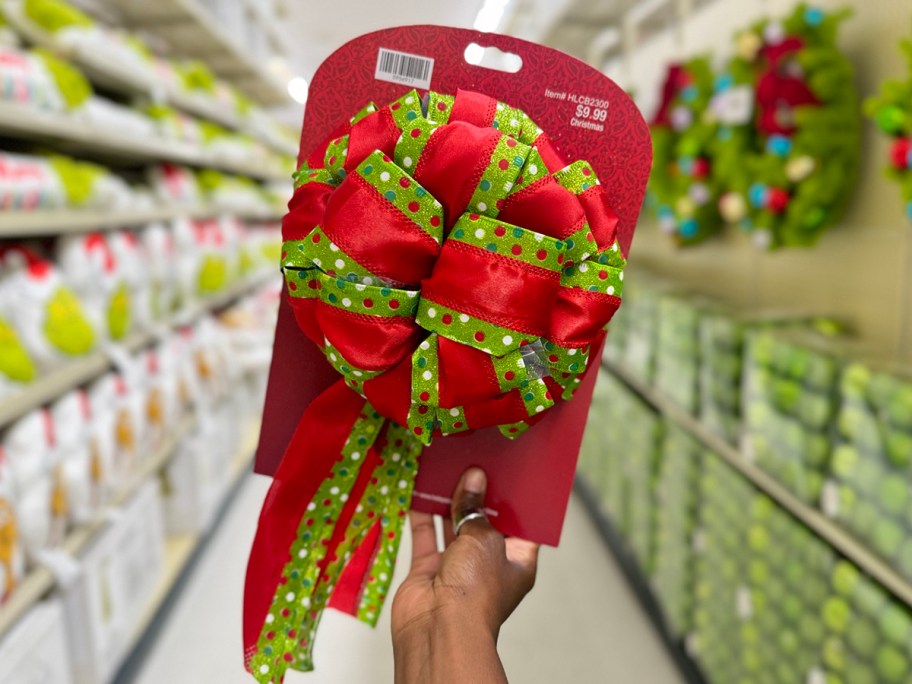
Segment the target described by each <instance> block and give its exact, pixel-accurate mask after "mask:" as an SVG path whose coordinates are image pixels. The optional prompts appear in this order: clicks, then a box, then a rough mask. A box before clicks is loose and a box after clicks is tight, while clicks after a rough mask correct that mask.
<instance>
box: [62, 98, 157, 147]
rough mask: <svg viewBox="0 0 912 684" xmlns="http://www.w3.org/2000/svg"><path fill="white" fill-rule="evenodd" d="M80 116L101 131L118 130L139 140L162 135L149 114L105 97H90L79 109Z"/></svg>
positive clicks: (123, 134)
mask: <svg viewBox="0 0 912 684" xmlns="http://www.w3.org/2000/svg"><path fill="white" fill-rule="evenodd" d="M77 114H78V116H79V117H80V118H82V119H84V120H85V121H87V122H88V123H89V124H90V125H91V126H92V128H94V129H96V130H99V131H117V134H118V135H120V136H129V137H131V138H136V139H137V140H155V139H157V138H158V137H160V134H159V130H160V129H159V126H158V124H157V123H156V122H155V121H154V120H153V119H152V118H151V117H150V116H148V115H147V114H145V113H143V112H140V111H137V110H135V109H133V108H131V107H127V106H125V105H122V104H119V103H117V102H113V101H111V100H108V99H106V98H103V97H97V96H92V97H90V98H88V99H87V100H86V101H85V102H84V103H83V104H82V105H80V107H79V109H78V110H77Z"/></svg>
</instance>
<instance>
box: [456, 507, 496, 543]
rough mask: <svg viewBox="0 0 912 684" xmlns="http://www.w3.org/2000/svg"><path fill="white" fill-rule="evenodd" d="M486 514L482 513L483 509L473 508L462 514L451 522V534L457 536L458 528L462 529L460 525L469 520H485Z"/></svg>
mask: <svg viewBox="0 0 912 684" xmlns="http://www.w3.org/2000/svg"><path fill="white" fill-rule="evenodd" d="M487 519H488V516H486V515H485V514H484V511H481V510H477V509H476V510H474V511H471V512H469V513H466V514H465V515H464V516H462V517H461V518H460V519H459V521H458V522H454V523H453V534H454V535H456V536H457V537H458V536H459V530H461V529H462V526H463V525H465V524H466V523H467V522H469V521H470V520H487Z"/></svg>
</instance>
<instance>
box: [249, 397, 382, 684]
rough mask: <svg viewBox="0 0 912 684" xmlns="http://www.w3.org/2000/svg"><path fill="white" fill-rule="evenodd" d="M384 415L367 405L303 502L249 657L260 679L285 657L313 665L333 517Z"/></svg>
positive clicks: (276, 672)
mask: <svg viewBox="0 0 912 684" xmlns="http://www.w3.org/2000/svg"><path fill="white" fill-rule="evenodd" d="M383 423H384V418H383V417H382V416H381V415H380V414H378V413H377V412H375V411H373V410H372V409H371V408H370V407H369V406H367V407H365V410H364V411H363V412H362V413H361V415H360V417H359V418H358V419H357V421H356V422H355V424H354V426H353V427H352V431H351V434H350V436H349V438H348V440H347V441H346V443H345V446H344V447H343V448H342V453H341V454H340V458H339V459H338V460H337V461H336V463H335V464H334V465H333V468H332V471H331V473H330V477H328V478H327V479H326V480H324V481H323V483H322V484H321V485H320V487H319V488H318V490H317V493H316V495H315V496H314V497H313V499H312V501H311V503H310V504H309V505H308V509H307V514H306V515H305V516H304V518H303V519H302V520H301V523H300V525H299V527H298V533H297V536H296V538H295V542H294V543H293V544H292V547H291V549H290V558H291V560H290V561H289V562H288V563H287V564H286V565H285V567H284V570H283V572H282V581H281V582H280V583H279V586H278V588H277V589H276V591H275V595H274V597H273V600H272V606H271V608H270V611H271V612H270V615H271V616H272V618H271V619H270V618H268V617H267V619H266V624H264V625H263V629H262V631H261V634H260V637H259V640H258V642H257V653H256V654H255V655H254V656H253V658H252V660H251V662H250V669H251V671H252V672H254V673H256V672H261V673H262V674H265V675H268V678H266V679H261V680H260V681H265V682H271V681H276V682H278V681H281V679H282V675H283V674H284V672H285V671H286V670H287V669H288V666H289V663H294V667H295V669H298V670H312V669H313V642H314V636H315V634H316V630H317V625H318V620H317V619H315V616H318V615H319V614H320V613H321V612H322V610H323V608H325V606H326V603H327V602H328V600H329V597H330V595H331V594H332V589H333V586H332V585H331V584H327V579H328V578H329V577H333V576H335V575H332V574H330V573H329V572H328V571H325V572H324V569H323V565H324V564H325V563H326V553H327V549H328V548H329V542H330V539H331V538H332V536H333V533H334V531H335V525H336V522H337V521H338V519H339V515H340V514H341V512H342V508H343V507H344V505H345V502H346V501H347V499H348V494H347V493H348V492H350V491H351V488H352V486H354V483H355V480H356V479H357V476H358V473H359V472H360V469H361V465H362V463H363V462H364V455H365V454H366V453H367V450H368V449H370V447H371V445H372V444H373V443H374V441H375V440H376V438H377V435H378V434H379V433H380V430H381V428H382V426H383Z"/></svg>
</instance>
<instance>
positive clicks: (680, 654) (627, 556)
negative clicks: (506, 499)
mask: <svg viewBox="0 0 912 684" xmlns="http://www.w3.org/2000/svg"><path fill="white" fill-rule="evenodd" d="M573 492H574V494H576V496H577V498H578V499H579V501H580V502H581V503H582V504H583V508H585V509H586V512H587V513H588V514H589V517H590V519H591V520H592V522H593V523H594V525H595V527H596V529H597V530H598V531H599V535H600V536H601V537H602V539H603V540H604V542H605V544H606V546H607V547H608V548H609V549H610V550H611V553H612V555H613V556H614V558H615V560H616V561H617V564H618V566H619V567H620V568H621V571H622V572H623V573H624V576H625V577H626V578H627V582H628V584H629V585H630V588H631V589H632V590H633V593H634V595H635V596H636V597H637V600H639V602H640V606H641V607H642V608H643V611H644V612H645V613H646V615H647V616H648V617H649V620H650V622H652V625H653V627H654V628H655V630H656V633H657V634H658V636H659V638H660V639H661V640H662V642H663V643H664V644H665V647H666V648H667V649H668V652H669V653H670V654H671V656H672V657H673V658H674V660H675V663H676V664H677V666H678V670H679V671H680V673H681V676H682V677H683V678H684V681H686V682H687V684H706V679H705V678H704V677H703V674H702V673H701V672H700V668H699V667H698V666H697V664H696V663H695V662H694V661H693V660H692V659H691V657H690V655H688V653H687V649H686V648H685V644H684V642H683V641H681V640H679V639H676V638H675V637H674V635H672V633H671V632H670V631H669V630H668V628H667V627H666V624H665V619H664V617H663V614H662V608H661V602H660V601H659V600H658V598H657V597H656V595H655V593H654V592H653V590H652V587H650V585H649V581H648V580H647V579H646V577H645V576H644V575H643V572H642V570H641V569H640V566H639V563H638V562H637V559H636V557H635V556H634V555H633V553H631V551H630V548H629V547H628V546H627V544H626V543H625V542H624V539H623V536H622V535H621V534H620V533H619V532H618V530H617V529H616V528H615V526H614V524H613V523H612V522H611V520H610V519H609V518H608V516H607V515H605V512H604V511H603V510H602V507H601V505H600V504H599V500H598V496H597V495H596V493H595V491H594V490H593V488H592V486H591V485H590V484H589V483H588V482H587V481H586V479H585V478H584V477H582V476H581V475H577V477H576V479H575V480H574V482H573Z"/></svg>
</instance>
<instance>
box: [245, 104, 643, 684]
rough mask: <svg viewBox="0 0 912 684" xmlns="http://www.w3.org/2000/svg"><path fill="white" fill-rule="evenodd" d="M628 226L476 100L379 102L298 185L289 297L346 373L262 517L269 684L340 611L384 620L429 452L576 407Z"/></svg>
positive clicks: (308, 651)
mask: <svg viewBox="0 0 912 684" xmlns="http://www.w3.org/2000/svg"><path fill="white" fill-rule="evenodd" d="M616 226H617V219H616V217H615V215H614V214H613V212H612V211H611V209H610V208H609V207H608V204H607V200H606V196H605V194H604V191H603V188H602V187H601V186H600V185H599V182H598V180H597V179H596V177H595V174H594V172H593V170H592V168H591V167H590V166H589V164H588V163H586V162H582V161H579V162H575V163H573V164H570V165H566V164H565V163H564V161H563V160H562V159H561V157H560V155H559V154H558V152H557V150H556V149H555V147H554V145H553V144H552V143H551V141H550V140H549V138H548V136H547V135H546V134H545V133H543V132H542V131H541V129H539V128H538V127H537V126H536V125H535V124H534V123H533V122H532V120H531V119H530V118H529V117H527V116H526V115H525V114H524V113H523V112H522V111H519V110H517V109H514V108H511V107H509V106H508V105H505V104H503V103H499V102H497V101H496V100H493V99H491V98H489V97H487V96H485V95H481V94H478V93H473V92H468V91H460V92H459V93H458V94H457V95H456V96H455V97H453V96H449V95H443V94H439V93H435V92H431V93H429V94H428V95H427V96H426V97H425V98H422V97H420V96H419V95H418V93H416V92H415V91H411V92H409V93H407V94H405V95H404V96H403V97H401V98H400V99H398V100H396V101H395V102H393V103H391V104H390V105H388V106H386V107H383V108H380V109H378V108H377V107H375V106H374V105H368V106H367V107H365V108H364V109H363V110H362V111H360V112H358V113H357V114H356V115H355V116H354V117H353V118H352V119H351V121H350V122H349V123H348V124H347V125H345V126H344V127H342V128H341V129H340V130H338V131H337V132H336V134H335V135H334V136H332V137H331V138H330V139H329V140H327V141H326V142H325V143H324V144H323V145H322V146H321V147H320V148H319V149H318V150H316V151H315V152H314V153H313V154H312V155H311V157H310V158H308V160H307V162H306V163H305V164H304V166H303V167H302V168H301V169H300V170H299V171H298V172H297V173H296V190H295V194H294V197H293V198H292V200H291V202H290V203H289V213H288V215H287V216H286V217H285V219H284V222H283V236H284V240H285V242H284V245H283V253H282V267H283V270H284V273H285V279H286V285H287V292H288V296H289V301H290V303H291V306H292V308H293V310H294V313H295V317H296V319H297V322H298V324H299V325H300V327H301V329H302V330H303V332H304V333H305V334H306V336H307V337H308V338H309V339H310V340H312V341H313V342H314V343H315V344H316V345H318V346H319V347H320V348H321V349H322V350H323V352H324V354H325V355H326V358H327V360H328V361H329V362H330V363H331V364H332V366H333V367H334V368H335V369H336V370H337V371H338V373H339V374H340V376H341V378H340V380H339V381H338V382H337V383H336V384H335V385H333V386H332V387H330V388H329V389H328V390H326V391H325V392H324V393H323V394H322V395H320V396H319V397H318V398H317V399H316V400H315V401H314V402H313V403H312V404H311V405H310V406H309V407H308V408H307V410H306V411H305V412H304V414H303V416H302V418H301V422H300V424H299V426H298V428H297V430H296V432H295V434H294V436H293V437H292V440H291V443H290V444H289V446H288V449H287V450H286V453H285V456H284V458H283V460H282V463H281V465H280V466H279V469H278V471H277V473H276V475H275V480H274V482H273V485H272V488H271V490H270V492H269V495H268V497H267V499H266V502H265V503H264V506H263V510H262V512H261V516H260V522H259V529H258V531H257V536H256V539H255V541H254V545H253V549H252V551H251V557H250V564H249V567H248V575H247V588H246V597H245V625H244V641H245V663H246V665H247V668H248V669H249V670H250V671H251V672H252V673H253V674H254V676H255V677H256V678H257V679H258V680H259V681H260V682H281V681H282V679H283V677H284V674H285V672H286V670H287V669H288V668H294V669H298V670H310V669H312V668H313V662H312V648H313V640H314V635H315V633H316V629H317V625H318V623H319V620H320V616H321V614H322V611H323V609H324V608H325V607H326V606H327V605H332V606H333V607H336V608H339V609H340V610H344V611H346V612H348V613H351V614H353V615H356V616H357V617H358V618H359V619H361V620H363V621H365V622H368V623H370V624H374V623H375V622H376V620H377V617H378V615H379V612H380V608H381V606H382V603H383V600H384V598H385V597H386V594H387V593H388V590H389V585H390V581H391V578H392V574H393V573H392V570H393V565H394V562H395V557H396V553H397V550H398V545H399V540H400V537H401V531H402V526H403V521H404V518H405V515H406V513H407V511H408V509H409V507H410V504H411V495H412V489H413V486H414V482H415V475H416V473H417V469H418V461H419V456H420V454H421V451H422V449H423V447H424V446H425V445H427V444H429V443H430V442H431V440H432V438H434V437H442V436H446V435H452V434H455V433H459V432H464V431H466V430H474V429H477V428H483V427H489V426H495V425H496V426H498V427H499V428H500V430H501V432H503V434H504V435H506V436H507V437H509V438H515V437H518V436H519V435H521V434H522V433H523V432H525V431H526V430H527V429H528V428H529V427H530V426H531V425H533V424H534V423H535V422H536V421H537V420H539V419H540V418H541V417H542V416H543V414H544V413H545V412H546V411H547V410H548V409H549V408H550V407H551V406H553V405H554V404H555V403H556V402H559V401H563V400H567V399H569V398H570V397H572V395H573V392H574V390H575V388H576V387H577V386H578V385H579V383H580V382H581V376H582V374H583V373H585V372H586V369H587V365H588V357H589V352H590V349H592V348H597V345H598V344H599V343H600V342H601V338H602V336H603V334H604V333H603V330H604V326H605V325H606V324H607V322H608V320H609V319H610V318H611V316H612V315H613V313H614V312H615V310H616V309H617V307H618V306H619V304H620V295H621V290H622V287H623V271H622V269H623V267H624V265H625V261H624V257H623V256H622V253H621V251H620V248H619V246H618V243H617V240H616V236H615V232H616Z"/></svg>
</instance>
